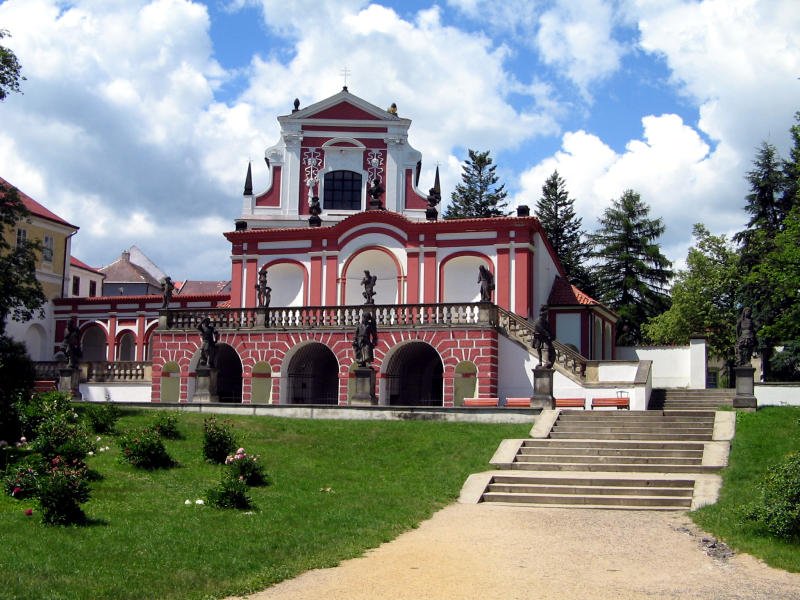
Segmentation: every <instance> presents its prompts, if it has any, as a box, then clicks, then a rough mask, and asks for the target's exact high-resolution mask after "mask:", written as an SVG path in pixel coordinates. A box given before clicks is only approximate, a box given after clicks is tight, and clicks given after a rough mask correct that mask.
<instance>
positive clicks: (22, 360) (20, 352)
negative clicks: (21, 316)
mask: <svg viewBox="0 0 800 600" xmlns="http://www.w3.org/2000/svg"><path fill="white" fill-rule="evenodd" d="M35 375H36V372H35V370H34V367H33V362H31V359H30V357H29V356H28V351H27V350H26V349H25V345H24V344H21V343H19V342H15V341H14V340H12V339H11V338H10V337H8V336H6V335H0V440H13V439H17V437H18V436H19V434H20V432H21V428H20V423H19V414H18V412H17V410H16V404H17V402H18V401H19V399H20V398H28V397H30V395H31V391H32V390H33V381H34V378H35ZM23 435H27V434H25V433H24V432H23Z"/></svg>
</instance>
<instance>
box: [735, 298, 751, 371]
mask: <svg viewBox="0 0 800 600" xmlns="http://www.w3.org/2000/svg"><path fill="white" fill-rule="evenodd" d="M751 315H752V311H751V310H750V307H747V306H746V307H744V308H743V309H742V314H741V315H739V320H738V321H737V322H736V366H737V367H746V366H748V365H750V359H751V358H752V356H753V351H754V350H755V349H756V328H755V324H754V323H753V318H752V316H751Z"/></svg>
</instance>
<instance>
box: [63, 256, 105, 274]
mask: <svg viewBox="0 0 800 600" xmlns="http://www.w3.org/2000/svg"><path fill="white" fill-rule="evenodd" d="M69 264H70V266H71V267H77V268H79V269H83V270H84V271H91V272H92V273H97V274H99V275H104V273H103V272H102V271H99V270H97V269H95V268H94V267H90V266H89V265H87V264H86V263H85V262H83V261H82V260H79V259H77V258H75V257H74V256H70V257H69Z"/></svg>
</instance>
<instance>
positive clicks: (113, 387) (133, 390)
mask: <svg viewBox="0 0 800 600" xmlns="http://www.w3.org/2000/svg"><path fill="white" fill-rule="evenodd" d="M150 387H151V386H150V382H149V381H148V382H145V383H82V384H80V386H78V390H79V392H80V394H81V398H82V399H83V400H86V401H88V402H105V401H106V392H108V394H109V397H110V400H111V402H150Z"/></svg>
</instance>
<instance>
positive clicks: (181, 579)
mask: <svg viewBox="0 0 800 600" xmlns="http://www.w3.org/2000/svg"><path fill="white" fill-rule="evenodd" d="M153 417H154V415H153V413H152V412H147V411H139V412H137V411H131V412H128V413H126V414H125V416H124V417H123V419H122V420H121V421H120V423H119V425H118V430H125V429H127V428H134V427H141V426H144V425H147V424H150V423H151V422H152V421H153ZM203 418H204V417H203V416H202V415H196V414H183V415H181V416H180V429H181V431H182V432H183V433H184V435H185V439H183V440H177V441H169V440H167V441H166V445H167V448H168V450H169V452H170V454H171V455H172V456H173V457H174V458H175V459H177V460H178V461H179V463H180V466H179V467H178V468H175V469H171V470H166V471H155V472H147V471H139V470H136V469H134V468H133V467H131V466H129V465H126V464H120V463H119V461H118V458H119V448H118V447H117V445H116V443H115V440H114V438H113V437H112V436H103V439H102V440H101V442H99V444H100V445H109V446H111V450H110V451H109V452H105V453H98V454H96V455H95V456H93V457H91V458H90V459H89V466H90V467H91V468H92V469H94V470H96V471H98V472H99V473H100V474H101V475H102V480H100V481H97V482H94V483H93V484H92V499H91V500H90V501H89V502H88V503H87V504H85V505H84V508H85V510H86V513H87V514H88V516H89V518H90V519H91V520H92V522H91V524H90V525H88V526H84V527H67V528H60V527H54V528H53V527H45V526H43V525H42V524H41V523H40V522H39V521H38V518H37V517H36V516H34V517H33V518H30V517H26V516H25V515H24V514H23V511H24V510H25V509H26V508H30V507H33V506H35V505H34V504H33V503H32V502H31V501H18V500H14V499H12V498H10V497H8V496H0V539H2V542H3V546H4V551H3V554H2V556H3V560H0V590H2V591H0V596H2V597H4V598H32V597H36V598H52V599H58V598H115V599H120V600H122V599H133V598H164V599H166V598H181V599H183V598H208V597H221V596H225V595H231V594H242V593H247V592H252V591H255V590H258V589H262V588H264V587H266V586H268V585H270V584H273V583H276V582H278V581H281V580H283V579H286V578H289V577H293V576H295V575H297V574H298V573H301V572H303V571H306V570H308V569H313V568H320V567H330V566H334V565H336V564H338V563H339V562H340V561H341V560H343V559H346V558H351V557H354V556H358V555H360V554H362V553H363V552H364V551H365V550H366V549H368V548H372V547H375V546H377V545H379V544H381V543H383V542H386V541H388V540H391V539H393V538H395V537H397V535H399V534H400V533H401V532H403V531H405V530H408V529H410V528H413V527H415V526H416V525H417V524H418V523H419V522H420V521H422V520H424V519H426V518H428V517H429V516H430V515H431V514H433V512H434V511H435V510H437V509H438V508H440V507H442V506H444V505H446V504H448V503H450V502H452V501H453V500H454V499H455V498H457V496H458V493H459V490H460V488H461V485H462V484H463V482H464V480H465V479H466V477H467V475H468V474H469V473H472V472H475V471H482V470H486V469H487V468H488V461H489V459H490V458H491V455H492V453H493V452H494V450H495V449H496V447H497V445H498V443H499V442H500V440H502V439H503V438H509V437H525V436H527V433H528V430H529V426H528V425H485V424H470V423H434V422H418V421H409V422H397V421H390V422H380V421H322V420H318V421H309V420H290V419H278V418H253V417H249V418H248V417H219V418H220V419H224V420H229V421H230V422H232V424H233V427H234V429H235V431H236V433H237V437H238V441H239V445H240V446H244V447H245V449H246V450H247V452H248V453H251V454H259V455H260V456H261V459H260V460H261V461H262V462H263V463H264V465H265V467H266V471H267V472H268V473H269V475H270V477H271V479H272V485H270V486H268V487H263V488H252V489H251V496H252V498H253V500H254V502H255V504H256V506H257V507H258V510H257V511H254V512H248V513H244V512H239V511H221V510H217V509H214V508H211V507H208V506H200V505H196V504H194V501H195V500H196V499H198V498H203V497H204V496H205V491H206V490H207V489H208V488H210V487H213V486H215V485H216V484H217V482H218V481H219V479H220V475H221V471H222V467H220V466H216V465H210V464H207V463H205V462H204V461H203V459H202V450H201V447H202V422H203ZM187 499H189V500H191V501H192V504H191V505H190V506H186V505H185V504H184V502H185V500H187Z"/></svg>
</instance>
